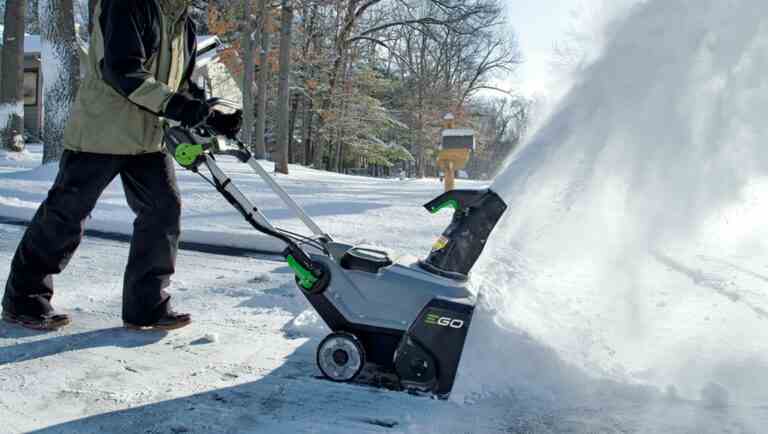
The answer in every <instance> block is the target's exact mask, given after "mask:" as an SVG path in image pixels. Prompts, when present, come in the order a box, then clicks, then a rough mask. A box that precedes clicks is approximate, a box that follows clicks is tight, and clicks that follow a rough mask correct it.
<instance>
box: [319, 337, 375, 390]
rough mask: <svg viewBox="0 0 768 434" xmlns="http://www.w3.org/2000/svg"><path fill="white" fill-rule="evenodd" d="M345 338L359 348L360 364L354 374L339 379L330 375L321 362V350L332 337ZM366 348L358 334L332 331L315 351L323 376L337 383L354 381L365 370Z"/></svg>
mask: <svg viewBox="0 0 768 434" xmlns="http://www.w3.org/2000/svg"><path fill="white" fill-rule="evenodd" d="M337 338H340V339H344V340H346V341H348V342H350V343H352V344H353V345H354V346H355V349H356V350H357V352H358V354H359V356H360V366H359V367H358V368H357V370H355V372H354V374H352V376H351V377H349V378H347V379H337V378H334V377H333V376H331V375H329V374H328V373H327V372H326V371H325V370H324V369H323V365H322V363H320V355H321V350H322V348H323V346H324V345H325V344H326V342H328V341H329V340H331V339H337ZM365 360H366V357H365V349H364V348H363V344H362V343H360V340H359V339H358V338H357V336H355V335H353V334H352V333H347V332H335V333H331V334H329V335H328V336H326V337H325V338H323V340H322V341H321V342H320V345H318V346H317V351H316V352H315V363H316V364H317V368H318V369H320V372H321V373H322V374H323V377H325V378H327V379H329V380H331V381H333V382H336V383H349V382H352V381H355V379H356V378H357V377H358V376H359V375H360V372H362V371H363V367H365Z"/></svg>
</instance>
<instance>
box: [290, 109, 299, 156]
mask: <svg viewBox="0 0 768 434" xmlns="http://www.w3.org/2000/svg"><path fill="white" fill-rule="evenodd" d="M298 111H299V96H298V95H295V96H294V97H293V99H291V113H290V119H289V121H288V156H289V157H290V158H289V161H290V162H291V163H296V162H297V161H299V159H298V155H299V149H297V148H296V144H295V143H294V137H295V135H294V131H295V130H296V118H297V117H298Z"/></svg>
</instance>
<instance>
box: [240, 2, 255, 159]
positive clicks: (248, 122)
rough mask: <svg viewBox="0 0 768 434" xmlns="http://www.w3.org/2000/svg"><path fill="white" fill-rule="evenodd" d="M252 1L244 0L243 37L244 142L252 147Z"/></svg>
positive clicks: (253, 64)
mask: <svg viewBox="0 0 768 434" xmlns="http://www.w3.org/2000/svg"><path fill="white" fill-rule="evenodd" d="M251 15H252V13H251V0H243V17H244V18H243V23H242V25H243V32H242V35H241V38H242V42H241V46H242V52H243V68H244V71H243V83H242V86H241V90H242V93H243V132H242V138H243V142H244V143H245V144H246V145H247V146H248V148H250V147H251V144H252V142H253V121H254V116H253V115H254V113H253V78H254V77H253V72H254V67H255V62H254V60H253V48H254V47H253V33H254V29H253V19H252V18H251Z"/></svg>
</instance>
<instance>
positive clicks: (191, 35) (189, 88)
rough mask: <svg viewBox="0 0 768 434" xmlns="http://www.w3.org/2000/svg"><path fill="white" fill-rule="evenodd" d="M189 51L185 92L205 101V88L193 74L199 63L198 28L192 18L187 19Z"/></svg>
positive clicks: (183, 81)
mask: <svg viewBox="0 0 768 434" xmlns="http://www.w3.org/2000/svg"><path fill="white" fill-rule="evenodd" d="M187 52H188V53H189V54H188V56H187V58H188V59H189V63H188V65H187V70H186V71H184V77H183V79H182V81H181V82H182V88H183V89H184V93H186V94H187V95H188V96H190V97H191V98H193V99H196V100H199V101H205V100H206V96H205V89H203V88H201V87H200V86H198V85H197V83H195V81H194V80H192V74H193V73H194V72H195V66H196V65H197V30H196V28H195V23H194V22H193V21H192V20H191V19H188V20H187Z"/></svg>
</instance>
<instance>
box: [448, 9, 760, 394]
mask: <svg viewBox="0 0 768 434" xmlns="http://www.w3.org/2000/svg"><path fill="white" fill-rule="evenodd" d="M766 17H768V3H765V2H763V1H759V0H735V1H730V2H722V1H716V0H698V1H693V0H651V1H648V2H645V3H641V4H638V5H636V6H634V7H633V8H632V9H631V10H630V11H629V12H628V13H626V14H625V16H624V18H623V19H622V20H621V22H620V23H618V24H616V25H614V26H612V27H611V28H612V31H611V34H610V38H607V39H605V41H606V42H605V45H604V48H603V49H602V50H601V54H600V55H599V56H598V57H597V58H596V60H595V61H594V62H593V63H591V64H590V66H588V67H584V68H581V79H580V80H579V81H577V84H575V85H574V87H573V88H572V89H571V90H570V92H569V93H568V94H567V96H566V97H565V98H564V99H563V101H562V102H561V103H560V105H559V106H558V108H557V110H555V111H554V113H553V115H552V116H551V117H550V118H549V120H548V121H547V122H546V124H545V125H544V126H543V127H542V128H540V129H539V130H538V132H537V134H535V135H534V137H533V138H532V139H531V141H530V142H529V143H528V144H527V145H526V146H525V147H524V148H522V149H521V150H520V151H518V152H517V153H516V154H515V155H514V156H513V157H512V158H511V161H510V162H509V164H508V166H507V168H506V169H505V170H504V171H503V172H502V174H500V175H499V176H498V177H497V178H496V180H495V182H494V184H493V187H492V188H493V189H494V190H496V191H497V192H499V194H500V195H502V197H504V198H505V200H506V201H507V203H508V204H509V210H508V212H507V213H506V215H505V218H504V220H503V221H502V222H500V224H499V227H498V228H497V232H496V233H495V234H494V236H493V237H492V238H491V241H490V245H489V246H488V249H487V254H486V255H484V257H483V258H482V259H481V261H480V263H479V264H478V266H477V267H476V269H475V271H474V274H475V278H476V279H475V281H474V284H475V285H476V286H477V287H478V290H479V291H480V292H481V293H482V298H483V304H484V306H485V308H484V309H483V310H482V311H481V312H480V313H479V314H478V315H479V319H478V321H477V322H476V324H475V325H473V330H472V331H471V333H470V341H469V344H468V347H467V353H466V357H465V360H464V362H463V368H462V380H461V384H460V387H459V388H460V390H461V391H462V396H465V397H466V396H471V395H472V394H476V393H489V392H493V393H502V392H508V391H510V390H513V391H514V392H515V394H516V395H518V396H519V395H520V394H521V393H523V392H525V393H529V394H531V395H532V396H537V397H539V398H540V399H547V397H549V398H553V399H554V398H557V399H560V398H562V397H567V396H573V395H578V396H579V399H581V398H583V393H585V391H586V390H589V389H590V388H589V387H586V386H585V385H590V384H592V385H594V384H595V383H594V382H593V380H591V379H594V378H602V379H604V380H605V381H610V382H612V383H611V384H622V385H626V387H630V386H635V385H641V386H648V387H652V388H653V390H655V391H657V393H658V394H659V395H664V393H662V392H660V391H662V390H666V391H667V392H666V395H667V396H668V397H680V398H681V399H692V400H696V401H698V402H700V403H702V404H704V405H706V406H709V407H724V406H728V405H736V404H744V403H746V404H748V405H753V404H755V403H762V404H764V403H765V402H766V400H767V398H766V395H765V390H768V376H767V375H765V372H768V371H767V368H768V291H765V289H764V288H765V287H766V282H767V281H768V270H767V269H766V265H765V264H766V263H768V249H767V247H768V246H766V241H768V227H766V225H765V223H764V219H765V217H764V216H765V215H766V214H767V211H768V193H767V192H768V146H766V144H765V137H768V123H766V122H765V115H764V113H766V111H767V110H768V77H766V75H765V71H766V70H768V18H766ZM489 355H492V357H489ZM489 359H492V360H490V361H489ZM599 384H602V385H604V384H606V383H599ZM592 389H594V388H592ZM598 389H600V388H598ZM612 390H613V391H614V392H616V393H624V392H627V391H629V392H630V393H629V394H632V393H633V392H631V391H632V390H635V389H632V388H630V389H626V388H622V387H618V386H617V387H615V388H613V389H612ZM643 390H644V389H643Z"/></svg>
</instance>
